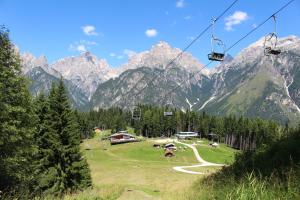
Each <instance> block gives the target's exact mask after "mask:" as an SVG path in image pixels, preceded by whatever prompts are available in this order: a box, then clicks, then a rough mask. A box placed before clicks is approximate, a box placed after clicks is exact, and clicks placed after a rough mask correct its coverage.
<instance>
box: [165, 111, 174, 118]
mask: <svg viewBox="0 0 300 200" xmlns="http://www.w3.org/2000/svg"><path fill="white" fill-rule="evenodd" d="M172 115H173V112H164V116H166V117H169V116H172Z"/></svg>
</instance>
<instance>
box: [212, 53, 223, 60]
mask: <svg viewBox="0 0 300 200" xmlns="http://www.w3.org/2000/svg"><path fill="white" fill-rule="evenodd" d="M224 56H225V54H224V53H216V52H212V53H210V54H208V59H209V60H212V61H223V60H224Z"/></svg>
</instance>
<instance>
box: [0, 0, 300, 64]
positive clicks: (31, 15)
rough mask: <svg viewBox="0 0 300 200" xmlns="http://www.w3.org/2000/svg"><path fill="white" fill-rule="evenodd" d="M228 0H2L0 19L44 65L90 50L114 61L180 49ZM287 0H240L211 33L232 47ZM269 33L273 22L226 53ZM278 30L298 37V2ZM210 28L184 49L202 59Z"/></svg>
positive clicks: (16, 40) (204, 59)
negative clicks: (164, 47)
mask: <svg viewBox="0 0 300 200" xmlns="http://www.w3.org/2000/svg"><path fill="white" fill-rule="evenodd" d="M232 1H233V0H217V1H208V0H202V1H199V0H85V1H83V0H51V1H50V0H48V1H47V0H43V1H41V0H26V1H25V0H24V1H22V0H0V24H4V25H6V26H7V27H8V28H9V29H10V32H11V39H12V41H13V42H14V43H15V44H17V46H18V47H19V48H20V49H21V51H29V52H31V53H33V54H34V55H35V56H40V55H41V54H43V55H45V56H46V57H47V58H48V60H49V62H50V63H52V62H53V61H55V60H57V59H59V58H63V57H66V56H71V55H78V54H80V52H82V51H85V50H89V51H91V52H92V53H93V54H95V55H97V56H98V57H100V58H105V59H106V60H107V61H108V63H109V64H110V65H112V66H119V65H120V64H122V63H125V62H127V59H128V55H130V54H131V53H133V52H141V51H144V50H147V49H149V48H151V46H152V45H154V44H155V43H157V42H158V41H161V40H163V41H166V42H168V43H169V44H170V45H171V46H174V47H178V48H181V49H183V48H184V47H185V46H187V44H189V42H190V41H191V38H193V37H194V36H196V35H197V34H199V33H200V32H201V31H202V30H203V29H204V28H205V27H206V26H207V25H208V24H209V23H210V19H211V17H213V16H218V15H219V14H220V13H221V12H222V11H223V10H224V9H225V7H227V6H228V5H229V4H230V3H231V2H232ZM287 1H288V0H251V1H249V0H239V2H238V3H237V4H235V5H234V7H233V8H231V9H230V10H229V11H228V12H227V13H226V14H225V16H224V17H223V18H222V19H220V21H219V22H218V23H217V24H216V32H215V34H216V36H217V37H219V38H222V40H223V41H224V42H225V43H226V45H227V46H230V45H231V44H232V43H234V42H235V41H236V40H237V39H238V38H240V37H241V36H242V35H243V34H245V33H247V32H248V31H249V30H251V29H252V28H253V27H254V26H255V25H257V24H259V23H260V22H261V21H263V20H264V19H266V18H267V17H268V16H270V15H271V14H272V13H273V12H274V11H275V10H277V9H278V8H280V7H281V6H282V5H283V4H285V3H286V2H287ZM272 31H273V24H272V21H269V22H267V23H266V24H265V25H264V26H263V27H262V28H260V29H259V30H257V31H256V32H255V33H254V34H252V35H250V36H249V37H248V38H247V39H245V40H244V41H243V42H241V43H240V44H239V45H238V46H237V47H235V48H234V49H232V50H231V51H230V52H229V53H230V54H231V55H235V54H236V53H237V52H239V51H240V50H241V49H242V48H245V47H246V46H248V45H249V44H251V43H252V42H254V41H256V40H258V39H259V38H261V37H262V36H264V35H266V34H267V33H268V32H272ZM277 32H278V35H279V36H280V37H284V36H288V35H297V36H300V0H296V1H295V2H294V3H293V4H291V5H290V6H289V7H287V8H286V9H285V10H283V11H282V12H281V13H279V15H278V30H277ZM210 34H211V33H210V31H208V32H207V33H206V34H205V35H203V36H202V37H201V38H200V39H199V40H198V41H197V43H195V44H194V45H193V46H192V47H191V48H190V49H189V50H188V52H190V53H192V54H193V55H194V56H195V57H197V58H198V59H199V60H200V61H201V62H202V63H204V64H205V63H207V53H209V51H210Z"/></svg>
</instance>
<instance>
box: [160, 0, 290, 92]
mask: <svg viewBox="0 0 300 200" xmlns="http://www.w3.org/2000/svg"><path fill="white" fill-rule="evenodd" d="M293 1H295V0H290V1H289V2H287V3H286V4H285V5H283V6H282V7H281V8H280V9H278V10H277V11H276V12H275V13H274V14H272V15H271V16H270V17H268V18H267V19H266V20H264V21H263V22H261V23H260V24H259V25H258V26H257V27H255V28H253V29H252V30H250V31H249V32H248V33H247V34H245V35H244V36H243V37H241V38H240V39H239V40H237V41H236V42H235V43H233V44H232V45H231V46H230V47H229V48H227V49H226V50H225V52H228V51H229V50H230V49H232V48H233V47H235V46H236V45H237V44H238V43H240V42H241V41H242V40H244V39H245V38H246V37H248V36H249V35H250V34H252V33H253V32H254V31H255V30H257V29H258V28H260V27H261V26H262V25H264V24H265V23H266V22H267V21H269V20H270V19H271V18H272V17H273V16H274V15H277V14H278V13H279V12H281V11H282V10H284V9H285V8H286V7H287V6H288V5H290V4H291V3H292V2H293ZM211 63H212V61H210V62H209V63H207V64H206V65H204V66H203V67H202V68H201V69H200V70H199V71H198V72H197V73H194V74H193V75H192V76H191V77H190V78H188V79H187V80H184V81H182V82H181V83H180V84H179V85H178V86H176V87H175V88H173V89H172V90H170V91H169V92H168V93H166V94H165V95H164V96H165V97H166V96H167V95H169V94H170V93H172V92H174V91H175V90H177V88H179V87H181V86H182V85H183V83H185V82H186V81H188V80H190V79H191V78H193V77H195V76H196V75H197V74H199V73H200V72H201V71H202V70H203V69H204V68H206V67H207V66H208V65H210V64H211Z"/></svg>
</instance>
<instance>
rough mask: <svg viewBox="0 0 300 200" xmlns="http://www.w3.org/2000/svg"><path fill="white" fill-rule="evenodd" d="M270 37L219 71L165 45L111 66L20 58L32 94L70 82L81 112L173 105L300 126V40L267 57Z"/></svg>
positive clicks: (281, 44)
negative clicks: (56, 84) (29, 81)
mask: <svg viewBox="0 0 300 200" xmlns="http://www.w3.org/2000/svg"><path fill="white" fill-rule="evenodd" d="M263 39H264V38H262V39H260V40H258V41H257V42H255V43H253V44H251V45H250V46H248V47H246V48H245V49H243V50H242V51H241V52H240V53H238V54H237V55H236V56H235V57H231V56H230V55H227V56H226V58H225V60H224V62H222V63H220V65H218V66H217V67H215V68H213V69H203V70H202V68H203V64H202V63H201V62H200V61H198V60H197V59H196V58H194V57H193V56H192V55H191V54H190V53H186V52H184V53H182V54H181V56H180V57H179V58H178V59H176V60H174V62H172V63H171V64H170V61H171V60H173V59H174V58H175V57H176V56H177V55H178V54H179V53H180V52H181V50H180V49H178V48H173V47H171V46H170V45H169V44H168V43H166V42H159V43H157V44H156V45H153V46H152V47H151V48H150V50H149V51H145V52H141V53H134V54H132V55H131V56H130V57H129V60H128V63H126V64H124V65H122V66H120V67H119V68H112V67H110V66H109V64H108V63H107V62H106V61H105V60H104V59H98V58H97V57H96V56H95V55H93V54H92V53H90V52H85V53H83V54H81V55H79V56H73V57H67V58H63V59H60V60H58V61H56V62H54V63H53V64H50V65H49V64H48V62H47V59H46V58H45V56H40V57H38V58H36V57H34V56H33V55H31V54H30V53H23V54H21V60H22V66H23V68H22V69H23V73H24V74H25V75H26V76H27V77H29V78H30V79H31V84H30V91H31V92H32V93H33V94H37V93H39V92H40V91H42V90H44V91H45V92H48V91H49V88H50V87H51V84H52V82H53V81H54V82H57V81H58V80H59V79H60V78H63V80H64V82H65V85H66V87H67V88H68V90H69V97H70V99H71V101H72V104H73V106H74V107H76V108H79V109H85V110H87V109H97V108H100V107H104V108H107V107H111V106H120V107H123V108H128V109H130V108H132V107H133V106H134V105H136V104H156V105H167V104H171V105H172V106H173V107H177V108H179V109H181V110H187V109H189V110H194V111H205V112H209V113H212V114H216V115H228V114H235V115H244V116H248V117H262V118H266V119H273V120H276V121H279V122H281V123H286V122H291V123H293V124H296V123H297V121H299V119H300V108H299V107H300V39H299V38H298V37H296V36H289V37H285V38H281V39H279V41H278V48H280V49H281V50H282V53H281V54H280V55H278V56H265V55H264V52H263V49H264V47H263Z"/></svg>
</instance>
